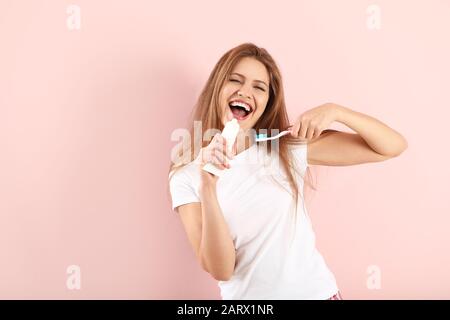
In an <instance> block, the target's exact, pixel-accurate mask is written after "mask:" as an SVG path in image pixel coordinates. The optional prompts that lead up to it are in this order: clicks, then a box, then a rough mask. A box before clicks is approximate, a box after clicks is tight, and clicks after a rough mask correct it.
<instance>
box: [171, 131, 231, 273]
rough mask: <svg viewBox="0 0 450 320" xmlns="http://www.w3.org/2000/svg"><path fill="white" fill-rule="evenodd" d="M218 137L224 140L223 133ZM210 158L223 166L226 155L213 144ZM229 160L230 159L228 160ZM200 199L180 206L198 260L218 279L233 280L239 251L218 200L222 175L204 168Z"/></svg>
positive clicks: (206, 155)
mask: <svg viewBox="0 0 450 320" xmlns="http://www.w3.org/2000/svg"><path fill="white" fill-rule="evenodd" d="M215 139H217V141H218V142H219V143H223V141H222V140H221V139H222V138H221V136H220V135H219V136H216V137H215ZM205 158H207V159H206V160H210V161H212V162H213V163H215V164H217V165H218V166H219V167H221V168H225V167H227V166H228V165H227V164H225V165H224V164H223V163H224V161H225V158H224V155H220V154H218V153H217V152H216V151H215V150H214V148H213V145H211V148H210V149H207V150H205ZM225 163H226V161H225ZM200 175H201V185H200V189H199V195H200V201H201V203H199V202H196V203H189V204H185V205H182V206H180V207H179V208H178V212H179V215H180V217H181V220H182V222H183V226H184V228H185V231H186V233H187V236H188V239H189V242H190V243H191V245H192V247H193V249H194V251H195V253H196V256H197V259H198V261H199V262H200V264H201V266H202V267H203V269H204V270H205V271H207V272H209V273H210V274H211V275H212V276H213V277H214V278H215V279H216V280H220V281H226V280H229V279H230V278H231V276H232V274H233V271H234V266H235V261H236V252H235V248H234V244H233V239H232V237H231V235H230V232H229V229H228V225H227V223H226V221H225V219H224V217H223V214H222V210H221V208H220V206H219V203H218V201H217V194H216V182H217V179H218V177H216V176H214V175H212V174H210V173H208V172H206V171H204V170H200Z"/></svg>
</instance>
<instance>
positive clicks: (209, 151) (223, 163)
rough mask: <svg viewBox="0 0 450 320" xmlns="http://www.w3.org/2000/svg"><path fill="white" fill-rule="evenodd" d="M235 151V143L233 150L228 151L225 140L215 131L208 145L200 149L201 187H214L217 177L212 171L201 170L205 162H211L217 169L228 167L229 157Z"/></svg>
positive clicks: (231, 156) (230, 157) (232, 155)
mask: <svg viewBox="0 0 450 320" xmlns="http://www.w3.org/2000/svg"><path fill="white" fill-rule="evenodd" d="M235 152H236V148H235V145H234V146H233V151H231V152H230V151H228V148H227V141H226V140H225V138H224V137H223V136H222V135H221V134H220V133H217V134H216V135H215V136H214V137H213V139H212V140H211V142H210V143H209V145H208V146H206V147H204V148H202V149H200V154H199V156H200V162H201V164H200V172H201V173H200V175H201V188H205V187H215V186H216V182H217V180H218V177H217V176H216V175H214V174H212V173H209V172H207V171H205V170H203V167H204V166H205V164H207V163H212V164H213V165H215V166H216V167H217V168H219V169H229V168H230V163H229V162H228V160H229V159H232V158H233V157H234V154H235Z"/></svg>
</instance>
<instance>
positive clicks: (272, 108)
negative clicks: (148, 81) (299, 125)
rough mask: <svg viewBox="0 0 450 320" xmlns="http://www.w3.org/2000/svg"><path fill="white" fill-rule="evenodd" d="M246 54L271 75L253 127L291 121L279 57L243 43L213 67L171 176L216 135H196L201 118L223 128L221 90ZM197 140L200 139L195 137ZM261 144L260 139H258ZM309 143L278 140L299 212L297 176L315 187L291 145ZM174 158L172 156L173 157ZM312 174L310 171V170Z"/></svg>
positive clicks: (279, 125) (284, 124)
mask: <svg viewBox="0 0 450 320" xmlns="http://www.w3.org/2000/svg"><path fill="white" fill-rule="evenodd" d="M244 57H251V58H254V59H256V60H258V61H260V62H261V63H262V64H264V66H265V67H266V69H267V72H268V74H269V87H270V88H269V99H268V102H267V105H266V108H265V110H264V112H263V114H262V115H261V117H260V118H259V119H258V121H257V122H256V123H255V125H254V127H253V129H254V130H256V132H261V131H260V130H267V131H266V132H272V131H271V130H279V131H282V130H286V129H287V128H288V127H289V126H290V125H291V124H290V122H289V117H288V114H287V111H286V103H285V97H284V90H283V82H282V76H281V73H280V70H279V68H278V66H277V64H276V63H275V60H274V59H273V58H272V56H271V55H270V54H269V53H268V52H267V50H266V49H264V48H260V47H258V46H256V45H255V44H253V43H243V44H241V45H238V46H237V47H235V48H232V49H230V50H229V51H228V52H226V53H225V54H224V55H223V56H222V57H221V58H220V60H219V61H218V62H217V64H216V65H215V67H214V69H213V70H212V72H211V74H210V76H209V78H208V80H207V82H206V84H205V86H204V88H203V90H202V91H201V94H200V96H199V98H198V100H197V102H196V104H195V107H194V110H193V113H192V119H191V121H190V124H192V125H191V127H190V130H189V132H190V138H191V141H190V143H187V144H180V145H179V148H178V149H176V150H175V153H176V156H177V158H178V159H179V161H175V162H174V161H173V160H172V162H171V165H170V168H169V178H170V177H171V176H172V175H173V173H175V171H176V170H178V169H180V168H182V167H183V166H185V165H186V164H188V163H190V162H192V161H194V160H195V159H196V158H197V156H198V152H199V151H200V148H203V147H206V146H207V145H208V144H209V143H210V141H211V140H212V138H213V135H211V136H210V137H208V138H205V137H202V136H198V135H195V134H194V122H195V121H200V123H201V126H202V130H208V129H218V130H220V131H222V130H223V126H224V125H223V123H222V121H221V119H222V116H223V114H222V108H221V106H220V92H221V89H222V87H223V85H224V83H225V81H227V80H228V78H229V76H230V73H231V72H232V70H233V67H234V66H235V65H236V64H237V63H238V62H239V61H240V59H242V58H244ZM195 139H196V140H195ZM257 143H258V144H259V142H257ZM299 144H305V142H304V141H301V140H300V139H297V138H294V137H292V136H291V135H286V136H283V137H281V138H280V139H279V142H278V150H277V151H278V153H279V160H280V161H279V163H280V164H281V165H282V166H281V168H282V169H283V170H284V171H285V174H286V178H287V180H288V182H289V185H290V187H291V190H290V192H291V194H292V196H293V197H294V199H295V204H296V206H295V208H296V210H295V212H297V205H298V196H299V188H298V183H297V181H296V178H295V177H298V176H300V177H301V178H302V179H303V181H304V182H306V184H308V185H309V186H310V187H311V188H312V189H314V190H315V188H314V186H313V185H312V184H311V183H310V179H305V175H304V174H301V173H300V171H299V170H298V167H297V165H296V163H295V161H294V159H293V156H292V154H291V152H290V150H289V149H290V148H289V145H299ZM191 146H200V148H192V147H191ZM265 146H266V148H267V150H268V152H269V154H271V153H272V144H271V143H266V144H265ZM173 158H174V157H173V156H172V159H173ZM306 172H307V173H308V175H309V178H310V177H311V175H310V171H309V170H307V171H306Z"/></svg>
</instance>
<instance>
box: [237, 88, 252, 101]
mask: <svg viewBox="0 0 450 320" xmlns="http://www.w3.org/2000/svg"><path fill="white" fill-rule="evenodd" d="M238 96H240V97H246V98H248V99H250V96H249V95H248V94H244V93H243V92H242V91H241V90H239V91H238Z"/></svg>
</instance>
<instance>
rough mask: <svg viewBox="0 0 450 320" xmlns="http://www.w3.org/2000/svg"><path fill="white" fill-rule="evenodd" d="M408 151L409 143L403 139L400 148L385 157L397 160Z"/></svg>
mask: <svg viewBox="0 0 450 320" xmlns="http://www.w3.org/2000/svg"><path fill="white" fill-rule="evenodd" d="M406 149H408V141H406V139H405V138H403V137H402V142H401V143H399V145H398V147H397V148H396V149H395V150H393V151H392V152H389V154H385V156H387V157H388V158H395V157H398V156H399V155H401V154H402V153H403V152H404V151H405V150H406Z"/></svg>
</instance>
